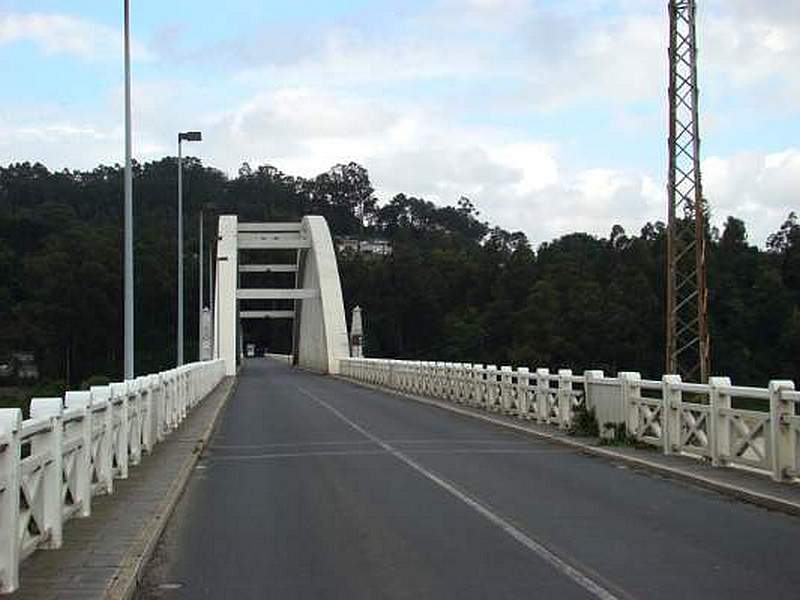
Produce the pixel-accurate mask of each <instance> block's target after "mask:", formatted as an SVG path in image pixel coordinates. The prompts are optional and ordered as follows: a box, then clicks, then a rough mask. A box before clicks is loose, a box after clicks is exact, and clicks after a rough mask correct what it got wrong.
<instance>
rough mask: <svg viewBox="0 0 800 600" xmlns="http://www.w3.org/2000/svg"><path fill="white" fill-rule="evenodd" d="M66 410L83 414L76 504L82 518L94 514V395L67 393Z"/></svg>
mask: <svg viewBox="0 0 800 600" xmlns="http://www.w3.org/2000/svg"><path fill="white" fill-rule="evenodd" d="M64 407H65V408H66V410H73V409H77V410H80V411H81V412H82V413H83V418H82V419H81V421H80V424H79V427H80V437H81V446H80V449H79V450H78V451H77V455H76V456H75V465H74V467H73V468H74V469H75V473H74V476H75V492H76V495H77V498H74V500H75V503H76V504H78V505H79V506H80V512H79V513H78V514H79V515H80V516H81V517H88V516H90V515H91V514H92V410H91V408H92V394H91V392H67V393H66V394H65V395H64Z"/></svg>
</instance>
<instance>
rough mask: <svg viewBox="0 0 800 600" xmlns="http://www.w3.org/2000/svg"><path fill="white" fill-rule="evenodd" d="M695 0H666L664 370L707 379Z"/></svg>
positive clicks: (704, 260) (706, 300)
mask: <svg viewBox="0 0 800 600" xmlns="http://www.w3.org/2000/svg"><path fill="white" fill-rule="evenodd" d="M695 17H696V2H695V0H670V2H669V21H670V45H669V179H668V184H667V190H668V214H669V219H668V230H667V231H668V234H667V315H666V317H667V318H666V322H667V336H666V339H667V349H666V350H667V351H666V359H667V360H666V372H667V373H673V374H677V375H681V376H682V377H683V379H684V380H687V381H698V380H699V381H701V382H705V381H707V380H708V375H709V333H708V287H707V284H706V233H705V224H706V219H707V216H708V215H707V206H706V203H705V199H704V198H703V186H702V182H701V177H700V123H699V107H698V95H699V94H698V87H697V37H696V29H695V21H696V19H695Z"/></svg>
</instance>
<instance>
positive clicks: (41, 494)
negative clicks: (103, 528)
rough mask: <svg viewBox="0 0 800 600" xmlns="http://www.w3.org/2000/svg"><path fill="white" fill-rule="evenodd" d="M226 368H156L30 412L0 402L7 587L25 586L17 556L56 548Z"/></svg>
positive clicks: (0, 524)
mask: <svg viewBox="0 0 800 600" xmlns="http://www.w3.org/2000/svg"><path fill="white" fill-rule="evenodd" d="M224 375H225V363H224V361H221V360H216V361H208V362H198V363H192V364H188V365H184V366H182V367H178V368H176V369H172V370H170V371H165V372H163V373H158V374H156V375H147V376H144V377H137V378H136V379H132V380H128V381H124V382H119V383H112V384H110V385H105V386H94V387H92V388H91V389H90V390H89V391H80V392H67V393H66V395H65V397H64V398H63V399H62V398H34V399H33V400H31V407H30V417H31V418H30V419H25V420H22V412H21V411H20V409H18V408H4V409H0V593H10V592H13V591H14V590H16V589H17V588H18V587H19V564H20V562H21V561H22V560H24V559H25V558H26V557H28V556H29V555H30V554H31V553H33V552H34V551H36V550H37V549H39V548H58V547H60V546H61V543H62V538H63V527H64V524H65V523H66V522H67V521H68V520H69V519H71V518H72V517H75V516H79V517H88V516H90V515H91V512H92V497H93V496H97V495H100V494H111V493H113V491H114V479H125V478H127V476H128V469H129V468H130V467H131V466H134V465H137V464H139V463H140V462H141V460H142V456H143V454H144V453H149V452H151V451H152V449H153V446H154V445H155V444H156V443H157V442H160V441H161V440H163V439H164V437H165V436H166V435H167V434H168V433H169V432H170V431H172V430H173V429H176V428H177V427H178V425H180V423H181V422H182V421H183V419H184V418H185V417H186V415H187V413H188V412H189V411H190V410H191V409H192V408H193V407H194V406H195V405H196V404H198V403H199V402H200V401H201V400H202V399H203V398H204V397H205V396H206V395H207V394H208V393H209V392H211V391H212V390H213V389H214V388H215V387H216V386H217V384H218V383H219V382H220V381H221V380H222V378H223V377H224Z"/></svg>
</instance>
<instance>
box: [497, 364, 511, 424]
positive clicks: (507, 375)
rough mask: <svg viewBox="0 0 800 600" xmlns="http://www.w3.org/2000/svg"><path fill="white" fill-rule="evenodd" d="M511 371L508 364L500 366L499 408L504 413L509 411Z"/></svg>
mask: <svg viewBox="0 0 800 600" xmlns="http://www.w3.org/2000/svg"><path fill="white" fill-rule="evenodd" d="M512 376H513V371H512V370H511V367H510V366H502V367H500V410H502V411H503V412H504V413H510V412H511V404H512V402H511V393H512V389H511V378H512Z"/></svg>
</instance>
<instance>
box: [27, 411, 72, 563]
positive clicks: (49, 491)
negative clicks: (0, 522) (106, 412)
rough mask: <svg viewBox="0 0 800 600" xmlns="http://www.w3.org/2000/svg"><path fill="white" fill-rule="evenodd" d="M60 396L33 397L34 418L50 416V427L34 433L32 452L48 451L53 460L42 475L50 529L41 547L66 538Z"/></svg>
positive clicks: (57, 545) (53, 546)
mask: <svg viewBox="0 0 800 600" xmlns="http://www.w3.org/2000/svg"><path fill="white" fill-rule="evenodd" d="M63 410H64V409H63V406H62V400H61V398H33V399H32V400H31V419H47V420H49V421H50V429H49V431H47V432H43V433H40V434H38V435H35V436H33V438H32V439H31V454H32V455H35V454H41V453H49V454H50V461H49V462H48V463H46V464H45V466H44V467H43V468H44V471H43V473H42V479H41V482H40V483H39V485H40V486H41V487H42V497H43V505H44V506H43V510H42V520H43V521H44V523H42V526H43V529H44V531H46V532H48V533H49V536H48V538H47V540H46V541H45V542H44V543H43V544H41V545H40V546H39V547H40V548H48V549H56V548H60V547H61V543H62V541H63V523H62V520H63V519H62V510H61V498H62V493H61V492H62V486H63V484H64V475H63V473H64V466H63V460H64V454H63V444H62V435H63V431H64V429H63V423H62V420H61V416H62V414H63Z"/></svg>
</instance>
